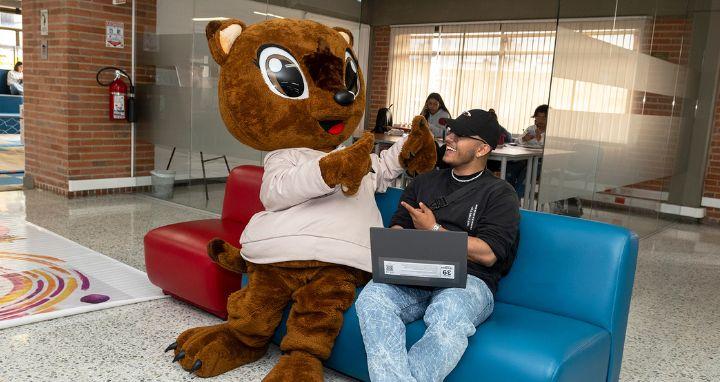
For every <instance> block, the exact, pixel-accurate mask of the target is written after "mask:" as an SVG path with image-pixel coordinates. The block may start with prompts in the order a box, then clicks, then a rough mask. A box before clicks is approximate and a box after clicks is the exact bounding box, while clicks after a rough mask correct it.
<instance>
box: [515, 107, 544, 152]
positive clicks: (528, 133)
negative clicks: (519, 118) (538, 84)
mask: <svg viewBox="0 0 720 382" xmlns="http://www.w3.org/2000/svg"><path fill="white" fill-rule="evenodd" d="M547 114H548V105H540V106H538V107H537V108H536V109H535V113H534V114H533V116H532V117H533V118H534V119H535V124H533V125H530V126H528V128H527V129H525V131H524V132H523V135H522V137H520V143H522V144H525V145H533V146H540V147H542V146H544V145H545V129H546V128H547Z"/></svg>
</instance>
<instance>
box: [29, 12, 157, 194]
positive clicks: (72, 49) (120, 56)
mask: <svg viewBox="0 0 720 382" xmlns="http://www.w3.org/2000/svg"><path fill="white" fill-rule="evenodd" d="M41 9H47V10H48V14H49V17H48V20H49V23H48V25H49V28H48V29H49V33H48V35H47V36H41V35H40V25H39V24H40V10H41ZM106 21H113V22H121V23H124V27H125V47H124V48H121V49H118V48H108V47H105V22H106ZM136 22H137V25H138V28H137V29H138V30H137V34H138V35H141V33H142V31H143V30H147V31H154V30H155V24H156V4H155V0H138V1H137V14H136ZM131 37H132V30H131V1H128V2H127V3H126V4H123V5H112V1H111V0H27V1H24V2H23V38H24V41H23V47H24V52H23V53H24V61H23V63H24V69H25V76H24V77H25V81H24V82H25V101H24V104H25V106H24V117H25V149H26V165H25V168H26V172H27V174H29V175H32V176H33V178H34V180H35V184H36V186H37V187H39V188H43V189H48V190H51V191H53V192H56V193H59V194H62V195H67V196H70V197H72V196H77V195H89V194H104V193H109V192H127V191H131V189H128V188H117V189H106V190H90V191H80V192H76V193H71V192H69V189H68V182H69V181H71V180H83V179H102V178H122V177H129V176H130V152H131V147H130V144H131V142H130V124H129V123H126V122H111V121H109V119H108V102H109V101H108V97H109V96H108V89H107V88H105V87H101V86H100V85H98V84H97V83H96V81H95V73H96V72H97V70H98V69H100V68H102V67H104V66H116V67H119V68H122V69H123V70H125V71H126V72H128V74H130V59H131V44H132V41H131ZM43 39H46V40H47V42H48V58H47V59H46V60H43V59H41V56H40V44H41V40H43ZM140 45H142V43H141V42H140ZM137 74H138V80H140V81H138V82H141V81H142V80H145V81H147V80H148V79H147V78H146V77H143V72H142V71H138V72H137ZM153 161H154V158H153V146H152V145H150V144H147V143H138V144H137V145H136V176H141V175H147V172H148V171H149V169H151V168H152V166H153Z"/></svg>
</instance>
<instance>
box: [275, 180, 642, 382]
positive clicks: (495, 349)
mask: <svg viewBox="0 0 720 382" xmlns="http://www.w3.org/2000/svg"><path fill="white" fill-rule="evenodd" d="M401 193H402V190H399V189H390V190H388V192H387V193H385V194H378V196H377V198H376V199H377V202H378V206H379V208H380V210H381V212H382V215H383V221H384V223H385V224H386V225H387V224H388V223H389V220H390V217H391V216H392V213H393V212H394V211H395V209H396V208H397V206H398V201H399V199H400V195H401ZM520 233H521V235H520V236H521V240H520V247H519V249H518V255H517V259H516V261H515V264H514V265H513V268H512V270H511V271H510V274H509V275H508V276H507V277H505V278H504V279H502V281H501V282H500V286H499V290H498V294H497V299H496V305H495V311H494V313H493V314H492V316H491V317H490V318H489V319H488V320H487V321H486V322H485V323H483V324H482V325H480V326H479V327H478V330H477V332H476V334H475V335H474V336H472V337H471V338H470V340H469V346H468V349H467V351H466V352H465V355H464V356H463V358H462V359H461V360H460V363H459V364H458V365H457V367H456V368H455V370H454V371H453V372H452V373H451V374H450V375H449V376H448V378H447V379H446V380H447V381H475V380H479V381H483V382H495V381H496V382H501V381H502V382H510V381H512V382H521V381H527V382H531V381H532V382H534V381H582V382H592V381H598V382H600V381H608V382H610V381H617V380H618V377H619V374H620V364H621V361H622V354H623V344H624V341H625V329H626V326H627V318H628V310H629V306H630V296H631V293H632V286H633V280H634V276H635V265H636V260H637V252H638V239H637V237H636V236H635V235H634V234H633V233H632V232H630V231H628V230H626V229H624V228H620V227H616V226H612V225H608V224H602V223H597V222H591V221H585V220H579V219H574V218H569V217H564V216H557V215H549V214H544V213H539V212H531V211H522V212H521V224H520ZM286 314H287V311H286ZM286 319H287V316H286V317H285V319H283V323H282V324H281V326H280V327H279V328H278V331H277V332H276V333H275V337H274V339H273V340H274V342H276V343H279V341H280V339H281V338H282V335H283V334H284V333H285V331H286V328H285V320H286ZM424 331H425V324H424V323H423V322H422V320H420V321H415V322H413V323H411V324H409V325H408V326H407V346H408V348H409V347H410V346H412V344H413V343H415V342H416V341H417V340H418V339H419V338H420V337H421V336H422V334H423V333H424ZM325 364H326V366H328V367H330V368H332V369H335V370H338V371H340V372H342V373H344V374H347V375H349V376H352V377H354V378H358V379H361V380H364V381H368V380H369V376H368V371H367V363H366V353H365V348H364V346H363V342H362V337H361V335H360V327H359V325H358V319H357V315H356V312H355V307H354V306H353V307H351V308H350V310H348V311H347V312H346V313H345V322H344V325H343V328H342V330H341V331H340V335H339V336H338V338H337V341H336V342H335V347H334V349H333V352H332V355H331V356H330V358H329V359H328V360H327V362H326V363H325Z"/></svg>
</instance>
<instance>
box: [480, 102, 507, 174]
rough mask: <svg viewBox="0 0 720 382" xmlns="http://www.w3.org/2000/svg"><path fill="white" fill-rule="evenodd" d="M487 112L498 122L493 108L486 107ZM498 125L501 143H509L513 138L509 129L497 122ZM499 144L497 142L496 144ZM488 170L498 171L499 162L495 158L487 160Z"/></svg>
mask: <svg viewBox="0 0 720 382" xmlns="http://www.w3.org/2000/svg"><path fill="white" fill-rule="evenodd" d="M488 113H490V116H491V117H492V118H493V119H495V122H498V116H497V113H495V109H488ZM498 127H500V137H502V138H501V141H498V142H502V143H503V144H506V143H510V142H512V141H513V140H514V138H513V136H512V134H510V132H509V131H507V130H506V129H505V128H504V127H502V125H501V124H500V123H499V122H498ZM498 145H499V144H498ZM487 168H488V170H490V171H492V172H499V171H500V162H499V161H496V160H488V163H487Z"/></svg>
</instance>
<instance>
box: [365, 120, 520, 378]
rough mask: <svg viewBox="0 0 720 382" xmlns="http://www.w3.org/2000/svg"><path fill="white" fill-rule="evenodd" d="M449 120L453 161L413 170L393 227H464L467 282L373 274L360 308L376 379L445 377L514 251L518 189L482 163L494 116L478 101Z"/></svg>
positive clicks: (483, 315) (493, 139) (492, 143)
mask: <svg viewBox="0 0 720 382" xmlns="http://www.w3.org/2000/svg"><path fill="white" fill-rule="evenodd" d="M448 126H449V128H448V131H447V135H446V137H445V143H446V146H447V151H446V152H445V156H444V157H443V160H444V161H446V162H447V163H448V164H449V165H450V166H451V168H449V169H444V170H435V171H431V172H428V173H425V174H422V175H419V176H418V177H417V178H415V180H414V181H413V182H412V183H411V184H410V185H409V186H408V187H407V188H406V189H405V192H404V193H403V195H402V199H401V200H402V201H401V206H399V207H398V210H397V211H396V212H395V215H394V216H393V218H392V222H391V227H392V228H396V229H422V230H432V231H441V230H442V231H444V230H451V231H465V232H467V233H468V253H467V272H468V275H467V285H466V287H465V288H430V287H414V286H404V285H392V284H383V283H374V282H372V281H371V282H370V283H368V284H367V286H365V288H364V289H363V290H362V292H361V293H360V296H359V297H358V299H357V302H356V303H355V308H356V310H357V314H358V318H359V321H360V331H361V333H362V336H363V342H364V343H365V351H366V352H367V359H368V370H369V372H370V380H372V381H373V382H383V381H388V382H389V381H392V382H410V381H413V382H415V381H442V380H443V379H444V378H445V377H446V376H447V375H448V374H450V372H451V371H452V370H453V369H454V368H455V366H456V365H457V363H458V362H459V361H460V357H462V355H463V353H464V352H465V349H466V348H467V346H468V337H470V336H472V335H473V334H475V327H476V326H478V325H480V324H481V323H482V322H483V321H485V320H486V319H487V318H488V317H489V316H490V314H491V313H492V311H493V307H494V295H495V291H496V289H497V286H498V282H499V280H500V278H501V277H503V276H504V275H506V274H507V272H508V271H509V270H510V266H511V265H512V263H513V261H514V259H515V254H516V251H517V244H518V243H517V241H518V226H519V223H520V211H519V209H518V200H517V197H516V196H515V192H513V189H512V188H511V187H510V186H509V185H508V184H507V183H506V182H504V181H503V180H501V179H498V178H497V177H495V175H493V174H492V172H490V171H486V170H485V165H486V164H487V158H488V155H489V154H490V152H491V151H492V150H493V149H494V148H495V147H496V146H497V142H498V137H499V128H498V124H497V122H496V121H495V120H494V119H493V118H492V117H491V116H490V115H489V113H488V112H486V111H484V110H479V109H476V110H469V111H466V112H464V113H463V114H462V115H460V116H459V117H458V118H457V119H454V120H448ZM465 187H472V189H471V190H470V192H468V191H466V192H465V193H464V194H462V196H461V197H460V198H458V199H456V200H454V201H452V203H450V204H447V205H445V206H440V205H436V204H435V203H433V202H434V201H436V200H439V199H440V198H447V197H448V196H450V195H452V194H453V193H454V192H455V191H457V190H461V189H463V188H465ZM453 198H455V197H453ZM429 206H431V207H432V209H431V207H429ZM421 318H422V319H423V320H424V321H425V324H426V325H427V330H426V331H425V334H424V335H423V337H422V338H421V339H420V340H419V341H418V342H416V343H415V344H414V345H413V346H412V348H410V350H409V351H408V350H406V348H405V324H407V323H410V322H413V321H415V320H418V319H421ZM481 375H482V372H480V374H479V376H481Z"/></svg>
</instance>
